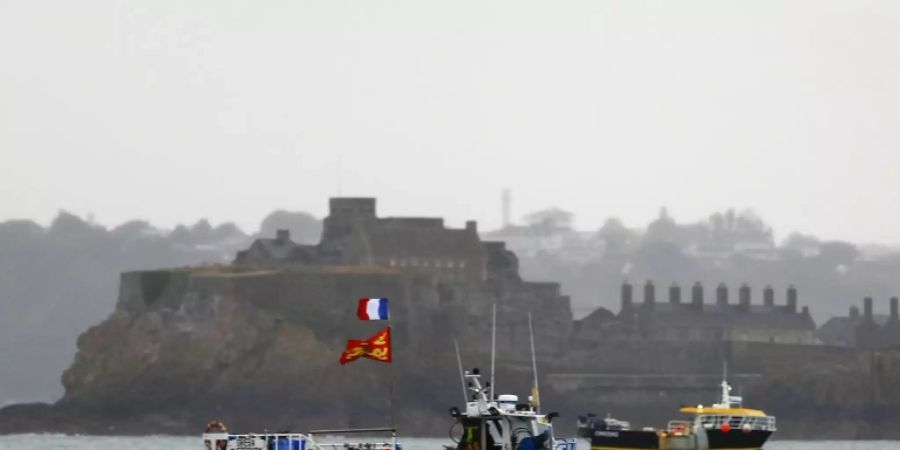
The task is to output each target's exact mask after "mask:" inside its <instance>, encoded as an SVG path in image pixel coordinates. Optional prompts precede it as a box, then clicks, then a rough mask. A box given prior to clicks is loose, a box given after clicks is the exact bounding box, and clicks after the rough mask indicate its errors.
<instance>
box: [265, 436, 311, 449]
mask: <svg viewBox="0 0 900 450" xmlns="http://www.w3.org/2000/svg"><path fill="white" fill-rule="evenodd" d="M269 450H306V441H305V440H304V439H303V438H301V437H299V436H291V437H287V436H282V437H279V438H277V439H274V440H271V441H269Z"/></svg>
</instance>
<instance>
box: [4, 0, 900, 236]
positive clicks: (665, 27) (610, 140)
mask: <svg viewBox="0 0 900 450" xmlns="http://www.w3.org/2000/svg"><path fill="white" fill-rule="evenodd" d="M0 56H2V59H0V220H5V219H11V218H31V219H35V220H37V221H39V222H42V223H47V222H48V221H49V220H50V219H51V218H52V217H53V216H54V215H55V214H56V212H57V211H58V210H59V209H66V210H69V211H71V212H74V213H77V214H80V215H87V214H93V215H94V217H95V219H96V220H97V221H98V222H100V223H103V224H107V225H115V224H118V223H121V222H123V221H125V220H128V219H133V218H143V219H147V220H150V221H151V222H153V223H155V224H158V225H161V226H167V227H169V226H172V225H173V224H176V223H192V222H194V221H196V220H197V219H199V218H203V217H207V218H209V219H210V220H212V221H214V222H221V221H226V220H233V221H236V222H237V223H238V224H239V225H240V226H242V227H243V228H245V229H247V230H248V231H254V230H256V227H257V225H258V223H259V221H260V219H261V218H262V217H263V216H264V215H265V214H266V213H268V212H269V211H271V210H273V209H275V208H287V209H292V210H306V211H310V212H312V213H314V214H316V215H318V216H322V215H323V214H324V213H325V212H326V205H327V197H329V196H334V195H336V194H338V193H340V194H344V195H356V196H377V197H378V198H379V212H380V214H381V215H431V216H444V217H446V218H447V219H448V222H449V223H450V224H452V225H461V224H462V222H463V221H464V220H466V219H470V218H471V219H477V220H479V221H481V224H482V225H481V227H482V229H485V228H493V227H496V226H497V225H499V223H500V192H501V189H502V188H504V187H509V188H510V189H512V192H513V212H514V216H519V215H521V214H524V213H526V212H530V211H533V210H536V209H540V208H544V207H547V206H551V205H557V206H559V207H562V208H564V209H568V210H571V211H573V212H574V213H575V214H576V221H577V225H578V226H579V228H585V229H589V228H596V227H599V226H600V225H601V224H602V222H603V221H604V220H605V219H606V218H607V217H610V216H616V217H620V218H622V219H623V220H624V221H625V222H626V224H628V225H632V226H637V225H645V224H646V223H647V222H648V221H649V220H651V219H652V218H653V217H655V216H656V215H657V213H658V210H659V208H660V206H664V205H665V206H667V207H668V208H669V211H670V212H671V214H672V215H673V216H674V217H675V218H676V219H677V220H679V221H694V220H698V219H701V218H703V217H705V216H707V215H708V214H709V213H711V212H713V211H715V210H721V209H724V208H727V207H736V208H739V209H743V208H752V209H754V210H755V211H757V212H758V213H759V214H760V215H761V216H762V217H763V218H764V219H765V220H766V221H768V222H769V223H770V224H772V225H773V226H774V227H775V228H776V231H777V232H778V237H779V238H782V237H784V236H785V235H786V234H787V233H788V232H791V231H800V232H807V233H814V234H817V235H820V236H822V237H825V238H831V239H847V240H852V241H857V242H876V241H881V242H891V243H900V210H898V206H900V201H898V200H900V87H898V80H900V1H894V0H885V1H861V0H847V1H756V0H754V1H741V2H739V1H704V2H701V1H692V2H689V1H678V2H674V1H654V2H649V1H634V0H630V1H601V0H590V1H542V2H531V1H523V0H516V1H508V2H500V1H488V0H473V1H458V0H454V1H426V0H408V1H376V0H359V1H336V0H324V1H308V0H292V1H275V0H273V1H252V2H250V1H246V2H233V1H223V0H215V1H184V0H173V1H161V0H154V1H143V2H140V1H106V0H96V1H81V2H67V1H35V0H21V1H12V0H2V1H0Z"/></svg>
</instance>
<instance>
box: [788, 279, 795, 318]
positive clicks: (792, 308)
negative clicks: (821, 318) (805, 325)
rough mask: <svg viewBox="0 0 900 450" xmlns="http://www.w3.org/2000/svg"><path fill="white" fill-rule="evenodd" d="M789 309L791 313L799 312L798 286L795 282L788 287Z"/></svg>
mask: <svg viewBox="0 0 900 450" xmlns="http://www.w3.org/2000/svg"><path fill="white" fill-rule="evenodd" d="M787 310H788V312H789V313H795V312H797V288H795V287H794V285H793V284H792V285H790V286H788V289H787Z"/></svg>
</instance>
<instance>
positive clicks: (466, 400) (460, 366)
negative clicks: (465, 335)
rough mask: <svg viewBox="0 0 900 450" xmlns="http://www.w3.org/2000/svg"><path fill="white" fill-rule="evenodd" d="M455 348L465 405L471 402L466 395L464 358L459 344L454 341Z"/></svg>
mask: <svg viewBox="0 0 900 450" xmlns="http://www.w3.org/2000/svg"><path fill="white" fill-rule="evenodd" d="M453 347H455V348H456V364H457V365H458V366H459V382H460V383H461V384H460V385H461V386H462V394H463V405H465V404H466V403H468V402H469V396H468V395H466V375H465V373H464V372H463V365H462V357H461V356H459V343H458V342H456V339H454V340H453Z"/></svg>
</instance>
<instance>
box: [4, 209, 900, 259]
mask: <svg viewBox="0 0 900 450" xmlns="http://www.w3.org/2000/svg"><path fill="white" fill-rule="evenodd" d="M376 201H377V202H378V208H379V212H378V216H379V217H434V218H440V219H443V220H444V223H445V226H447V227H450V228H464V227H465V222H466V221H467V220H475V221H476V222H477V223H478V226H479V232H480V233H486V232H487V233H490V232H495V231H500V230H502V229H503V226H502V219H499V220H496V221H490V220H486V221H485V220H481V219H479V218H463V219H461V220H459V221H456V220H448V219H447V218H446V217H444V216H441V215H432V216H427V215H421V214H415V213H412V212H405V211H399V212H397V213H395V214H385V213H382V212H381V208H382V201H381V199H378V198H376ZM325 203H327V201H326V202H325ZM553 208H558V207H557V206H555V205H549V206H547V207H546V208H542V209H539V210H537V211H528V212H525V213H523V214H514V215H512V216H511V220H510V225H512V226H527V225H528V220H527V216H528V215H529V214H530V213H536V212H541V211H545V210H550V209H553ZM661 209H664V210H665V211H666V214H667V216H668V217H669V218H670V219H672V220H674V222H675V223H676V224H678V225H693V224H700V223H706V222H707V221H708V220H709V219H710V218H711V217H712V216H713V215H714V214H719V213H725V212H726V211H729V210H730V211H734V212H736V213H747V214H750V215H752V216H755V217H758V218H759V219H760V220H762V223H763V224H765V225H767V226H769V227H771V231H772V236H773V241H774V243H775V245H777V246H780V245H782V244H783V243H784V241H785V240H786V239H788V238H789V237H790V236H792V235H798V236H809V237H813V238H816V239H818V240H820V241H822V242H828V241H841V242H849V243H852V244H854V245H859V246H863V247H865V246H883V247H891V248H893V247H897V246H898V245H900V243H897V242H877V241H868V242H857V241H845V240H842V239H831V238H829V237H827V236H823V235H821V234H817V233H816V232H815V231H812V232H799V231H795V230H782V229H780V228H779V226H778V224H774V223H771V222H769V221H768V220H767V218H766V217H765V216H763V215H760V214H759V213H758V211H756V210H754V209H752V208H726V209H725V210H721V211H710V212H709V213H708V214H706V215H703V216H701V217H700V218H699V219H697V220H685V219H683V218H681V217H678V215H677V214H673V213H672V211H671V210H669V209H668V208H667V207H665V206H662V207H660V209H658V210H657V212H656V215H654V216H652V217H650V218H649V219H648V220H647V221H646V222H643V223H628V222H625V221H624V220H622V219H621V218H620V217H617V216H614V215H613V216H609V217H607V218H605V219H604V220H603V221H602V222H601V223H600V225H598V226H596V227H594V228H585V227H582V226H579V223H578V215H577V214H573V216H572V223H571V225H572V226H571V229H572V230H573V231H577V232H586V233H591V232H598V231H599V230H600V229H601V227H602V226H603V224H604V223H605V222H606V221H607V220H619V221H621V222H622V224H623V225H625V227H627V228H628V229H631V230H635V231H640V232H645V231H646V230H647V226H648V225H649V224H650V223H651V222H653V221H654V220H657V219H658V218H659V217H660V210H661ZM323 210H324V211H323V212H321V213H314V212H312V211H302V210H293V209H290V208H275V209H273V210H272V211H270V212H268V213H266V214H265V215H263V216H262V217H260V218H259V220H257V221H255V222H253V221H249V222H247V223H241V222H240V221H237V220H228V219H227V218H226V219H225V220H221V221H219V220H211V219H210V218H207V217H199V218H197V219H196V220H185V221H179V222H175V223H172V224H168V223H160V222H158V221H154V220H152V219H148V218H143V217H137V218H132V219H127V220H125V221H122V222H118V223H104V222H102V221H101V220H97V216H96V215H94V214H93V213H87V214H79V213H78V212H76V211H72V210H68V209H60V210H58V211H57V213H56V214H55V215H54V216H52V217H50V218H49V219H48V220H46V221H39V220H35V219H33V218H26V217H18V218H10V219H6V220H0V224H2V223H3V222H6V221H18V220H24V221H32V222H34V223H37V224H38V225H40V226H41V227H44V228H48V227H49V226H50V225H51V224H52V222H53V220H55V219H56V218H57V217H59V215H61V214H72V215H74V216H76V217H78V218H80V219H82V220H84V221H85V222H88V223H90V224H92V225H96V226H100V227H103V228H105V229H108V230H112V229H115V228H116V227H119V226H122V225H125V224H128V223H131V222H136V221H137V222H146V223H147V224H148V225H149V226H151V227H153V228H156V229H158V230H160V231H164V232H171V231H173V230H175V229H176V228H178V227H188V228H190V227H193V226H195V225H196V224H198V223H201V222H204V221H205V222H207V223H209V224H210V225H211V226H212V227H213V228H216V227H219V226H222V225H226V224H233V225H235V226H237V228H238V230H239V231H241V232H243V233H245V234H247V235H248V236H252V235H255V234H259V233H261V232H262V230H261V227H260V225H261V224H262V222H263V221H264V220H265V219H266V218H267V217H269V216H271V214H272V213H274V212H276V211H287V212H292V213H305V214H309V215H310V216H312V217H313V218H314V219H316V220H323V219H324V218H325V217H326V216H327V215H328V214H327V206H326V207H324V208H323ZM563 211H565V210H563ZM565 212H571V211H565ZM497 215H498V216H501V215H502V212H501V211H500V208H499V207H498V214H497ZM485 224H487V225H485ZM263 237H265V236H263Z"/></svg>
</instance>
